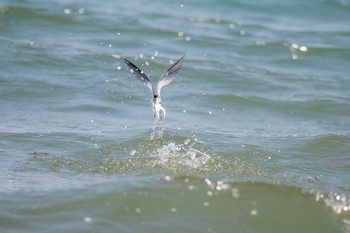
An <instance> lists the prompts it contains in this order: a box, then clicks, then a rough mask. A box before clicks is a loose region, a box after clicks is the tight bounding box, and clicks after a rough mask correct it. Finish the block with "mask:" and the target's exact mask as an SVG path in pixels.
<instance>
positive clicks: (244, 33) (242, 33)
mask: <svg viewBox="0 0 350 233" xmlns="http://www.w3.org/2000/svg"><path fill="white" fill-rule="evenodd" d="M239 34H241V36H245V35H246V34H247V32H246V31H243V30H242V31H240V32H239Z"/></svg>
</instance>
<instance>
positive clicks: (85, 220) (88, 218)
mask: <svg viewBox="0 0 350 233" xmlns="http://www.w3.org/2000/svg"><path fill="white" fill-rule="evenodd" d="M84 222H87V223H90V222H92V218H90V217H85V218H84Z"/></svg>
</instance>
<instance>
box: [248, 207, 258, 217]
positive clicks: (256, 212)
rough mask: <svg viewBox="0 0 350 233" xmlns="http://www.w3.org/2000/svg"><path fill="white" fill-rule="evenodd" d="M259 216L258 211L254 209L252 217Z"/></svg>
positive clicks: (251, 212) (251, 213)
mask: <svg viewBox="0 0 350 233" xmlns="http://www.w3.org/2000/svg"><path fill="white" fill-rule="evenodd" d="M257 214H258V211H257V210H256V209H253V210H251V211H250V215H251V216H256V215H257Z"/></svg>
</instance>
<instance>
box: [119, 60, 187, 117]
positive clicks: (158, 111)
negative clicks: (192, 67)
mask: <svg viewBox="0 0 350 233" xmlns="http://www.w3.org/2000/svg"><path fill="white" fill-rule="evenodd" d="M184 58H185V55H184V56H182V57H181V58H180V59H179V60H177V61H176V62H175V63H174V64H173V65H172V66H171V67H170V68H169V69H167V71H166V72H165V73H164V74H163V75H162V76H161V77H160V79H159V81H158V83H157V90H155V88H154V86H153V84H152V82H151V81H150V80H149V78H148V77H147V75H146V74H145V73H144V72H143V71H142V70H140V69H139V68H138V67H137V66H136V65H134V64H133V63H132V62H131V61H129V60H128V59H126V58H123V59H124V62H125V63H126V64H127V66H128V67H129V68H130V72H131V73H132V74H134V76H135V77H136V78H137V79H138V80H140V81H141V82H142V83H143V84H144V85H145V86H147V87H148V88H149V89H150V90H151V92H152V100H151V102H152V107H153V108H152V110H153V116H154V119H155V120H158V121H161V120H162V119H164V118H165V115H166V110H165V108H163V106H162V102H161V101H162V99H161V97H160V90H161V89H162V87H164V86H166V85H168V84H169V83H171V81H173V80H174V78H175V76H176V74H177V73H178V72H179V71H180V69H181V67H182V62H183V60H184Z"/></svg>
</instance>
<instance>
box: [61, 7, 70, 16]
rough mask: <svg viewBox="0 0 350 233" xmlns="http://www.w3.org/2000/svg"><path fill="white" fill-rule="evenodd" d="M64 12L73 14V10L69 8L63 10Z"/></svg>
mask: <svg viewBox="0 0 350 233" xmlns="http://www.w3.org/2000/svg"><path fill="white" fill-rule="evenodd" d="M63 12H64V13H65V14H67V15H69V14H70V13H72V10H71V9H69V8H65V9H64V10H63Z"/></svg>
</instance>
